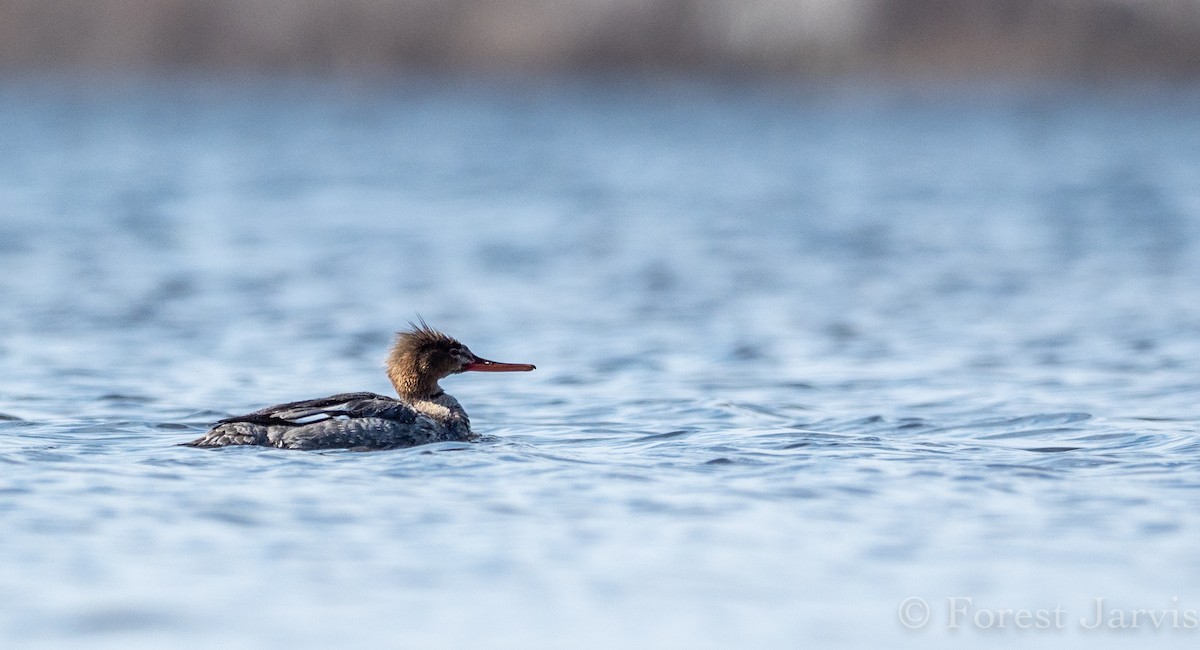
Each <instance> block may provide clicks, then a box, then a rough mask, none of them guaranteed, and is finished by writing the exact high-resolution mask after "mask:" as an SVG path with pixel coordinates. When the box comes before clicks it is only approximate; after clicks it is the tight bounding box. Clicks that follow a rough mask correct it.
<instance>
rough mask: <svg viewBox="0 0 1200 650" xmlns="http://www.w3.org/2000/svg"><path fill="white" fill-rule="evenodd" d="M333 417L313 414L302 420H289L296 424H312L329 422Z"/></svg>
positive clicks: (326, 414)
mask: <svg viewBox="0 0 1200 650" xmlns="http://www.w3.org/2000/svg"><path fill="white" fill-rule="evenodd" d="M331 417H333V416H331V415H329V414H328V413H313V414H312V415H306V416H304V417H302V418H293V419H289V420H288V422H294V423H296V424H312V423H313V422H320V421H322V420H328V419H329V418H331ZM343 417H345V416H343Z"/></svg>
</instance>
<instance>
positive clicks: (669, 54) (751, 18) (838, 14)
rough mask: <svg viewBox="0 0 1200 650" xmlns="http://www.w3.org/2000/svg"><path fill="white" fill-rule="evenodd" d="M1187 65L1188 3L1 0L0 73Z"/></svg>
mask: <svg viewBox="0 0 1200 650" xmlns="http://www.w3.org/2000/svg"><path fill="white" fill-rule="evenodd" d="M179 71H188V72H193V73H197V72H198V73H203V74H214V75H217V76H223V75H230V74H234V75H236V74H250V75H254V74H281V73H287V74H301V75H318V76H338V77H359V76H362V77H371V76H382V75H390V74H395V73H398V72H399V73H410V74H420V73H436V74H441V73H447V72H455V73H476V72H487V73H493V72H509V73H531V74H553V73H579V72H596V73H604V72H609V71H621V72H638V73H644V74H655V73H664V74H700V75H721V76H767V77H785V78H790V77H798V78H809V79H813V78H815V79H845V78H851V79H853V78H876V79H880V78H881V79H893V78H900V79H904V78H935V79H950V80H953V79H976V78H982V79H1002V80H1003V79H1008V80H1030V79H1032V80H1037V79H1054V80H1058V79H1077V80H1084V81H1088V80H1094V79H1102V80H1109V79H1114V78H1126V79H1131V80H1138V79H1158V80H1193V79H1197V78H1200V0H1040V1H1039V0H796V1H791V2H789V1H786V0H742V1H740V2H738V1H734V0H592V1H582V0H570V1H568V0H558V1H555V0H460V1H457V2H450V1H447V0H443V1H440V2H439V1H433V0H403V1H394V0H305V1H302V2H301V1H296V0H0V73H4V74H6V75H10V76H11V75H21V74H24V73H35V74H41V73H46V72H65V73H116V74H127V73H158V72H179Z"/></svg>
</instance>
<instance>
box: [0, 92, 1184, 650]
mask: <svg viewBox="0 0 1200 650" xmlns="http://www.w3.org/2000/svg"><path fill="white" fill-rule="evenodd" d="M0 124H2V125H3V127H2V128H0V151H3V152H4V155H3V156H0V305H2V307H3V308H2V309H0V533H2V535H3V542H2V545H0V603H3V606H0V645H2V646H4V647H35V648H36V647H55V648H57V647H63V646H76V647H89V648H91V647H120V648H130V647H146V648H151V647H163V646H164V645H168V646H172V647H178V646H180V645H182V646H207V647H213V646H217V645H220V646H221V647H244V648H250V647H254V648H294V647H314V648H315V647H327V646H329V645H330V644H335V643H336V644H342V643H348V644H350V645H352V646H358V647H399V646H404V647H443V646H451V647H463V646H481V647H506V648H529V647H596V648H602V647H604V648H606V647H630V646H633V647H655V648H658V647H677V648H697V647H763V648H796V647H811V646H813V645H843V646H851V645H857V646H874V647H882V646H891V647H896V646H911V647H928V646H930V645H934V646H939V645H940V646H945V647H958V646H961V645H963V644H972V645H1000V644H1006V645H1011V644H1013V643H1019V644H1021V645H1024V646H1026V647H1030V646H1043V647H1050V646H1054V647H1060V646H1064V645H1066V646H1073V647H1084V646H1087V647H1107V646H1128V647H1146V646H1147V645H1148V644H1154V645H1156V646H1177V647H1195V645H1196V643H1197V642H1198V641H1200V630H1197V629H1194V628H1187V627H1186V625H1185V623H1186V616H1185V615H1186V613H1187V612H1188V611H1192V612H1195V611H1197V610H1200V587H1198V585H1200V545H1197V543H1196V541H1197V539H1198V534H1200V505H1198V503H1200V438H1198V433H1200V181H1198V180H1197V179H1198V178H1200V92H1197V91H1195V90H1194V89H1186V88H1185V89H1179V88H1176V89H1128V90H1123V91H1113V92H1096V91H1047V90H1012V89H1009V90H995V89H974V90H961V89H960V90H953V89H951V90H943V91H939V92H936V93H932V94H925V93H918V92H913V91H905V90H881V89H871V88H849V89H847V88H840V89H834V88H804V87H801V88H799V89H785V88H779V87H754V86H745V85H740V86H726V85H720V84H706V83H699V82H663V83H655V84H650V83H621V82H612V83H609V82H601V81H595V80H592V81H571V80H560V81H557V82H548V81H547V82H535V81H520V80H510V81H507V82H503V83H497V82H492V83H480V82H471V81H463V80H459V81H436V80H412V81H407V82H403V83H397V84H394V85H382V86H372V85H357V86H355V85H336V84H321V83H307V82H288V83H266V82H256V83H245V82H229V83H218V82H212V81H196V82H192V83H177V82H173V83H151V82H145V83H124V82H122V83H120V84H116V85H107V86H106V85H104V84H100V83H91V84H85V85H83V86H82V87H80V86H79V85H78V83H77V82H74V81H72V80H62V79H59V80H51V81H44V80H43V81H29V80H8V81H5V82H4V83H2V84H0ZM418 315H420V316H422V317H424V318H425V319H426V320H428V321H429V322H430V323H432V324H434V325H436V326H438V327H440V328H442V329H444V330H446V331H448V332H450V333H452V334H454V335H456V336H458V337H459V338H461V339H462V340H463V341H464V342H465V343H467V344H468V345H469V346H471V348H472V349H473V350H474V351H475V352H476V353H478V354H480V355H482V356H486V357H488V358H494V359H499V360H504V361H514V362H530V363H536V364H537V365H538V370H537V371H536V372H533V373H529V374H521V375H476V376H461V377H453V378H450V379H448V380H447V381H445V382H444V383H443V386H444V387H445V388H446V389H447V390H448V391H449V392H451V393H452V394H454V395H455V396H457V397H458V398H459V400H460V401H461V402H462V403H463V404H464V406H465V407H466V408H467V410H468V412H469V413H470V414H471V418H472V422H473V423H474V425H475V428H476V430H477V432H479V433H481V434H484V436H485V437H484V440H483V441H481V442H479V443H476V444H459V443H446V444H438V445H432V446H429V447H424V448H415V449H410V450H400V451H391V452H379V453H353V452H341V451H337V452H329V453H307V452H287V451H279V450H271V449H262V448H237V449H224V450H218V451H201V450H196V449H189V448H180V447H176V446H174V445H175V444H176V443H180V442H184V441H187V440H190V439H192V438H194V437H196V436H198V435H199V434H200V433H202V432H203V431H204V430H205V429H206V428H207V427H208V425H210V424H211V423H212V422H213V421H215V420H216V419H219V418H221V417H224V416H226V415H229V414H235V413H241V412H246V411H250V410H253V409H257V408H259V407H261V406H264V405H267V404H271V403H276V402H280V401H289V400H294V399H304V398H309V397H318V396H322V395H326V394H330V393H335V392H343V391H354V390H372V391H377V392H382V393H386V392H389V390H390V387H389V385H388V383H387V379H386V378H385V376H384V374H383V372H382V367H381V364H382V359H383V355H384V354H385V352H386V348H387V346H388V344H389V342H390V339H391V336H392V334H393V333H394V332H395V331H396V330H397V329H400V328H402V327H404V325H405V323H406V322H407V321H409V320H412V319H415V318H416V317H417V316H418ZM912 598H917V599H920V601H913V600H906V599H912ZM952 598H970V599H971V601H970V605H969V606H967V605H963V602H964V601H961V600H956V601H951V600H950V599H952ZM1094 598H1103V599H1105V601H1104V603H1105V606H1106V607H1111V608H1114V609H1119V610H1133V609H1143V610H1154V611H1166V612H1170V611H1175V612H1176V616H1177V618H1176V619H1175V620H1176V624H1175V625H1174V626H1172V623H1171V620H1167V621H1166V623H1165V624H1160V625H1159V627H1158V629H1154V628H1153V627H1152V626H1151V625H1150V624H1149V623H1147V622H1146V621H1145V616H1144V615H1143V619H1142V621H1141V622H1140V623H1139V624H1136V625H1132V626H1128V627H1126V628H1124V629H1113V627H1112V626H1108V625H1106V626H1102V627H1101V628H1099V629H1090V628H1089V627H1088V626H1087V625H1086V623H1087V622H1088V621H1087V620H1086V619H1088V618H1090V617H1091V612H1092V609H1093V604H1094V602H1095V601H1094V600H1093V599H1094ZM921 602H924V603H926V604H928V606H929V610H928V611H929V620H928V621H927V622H925V623H924V624H921V622H920V621H919V620H915V621H914V620H913V618H912V617H915V616H917V615H918V614H919V612H920V607H921V604H920V603H921ZM913 603H916V604H915V605H914V604H913ZM959 606H962V607H963V612H964V613H962V614H955V612H954V608H955V607H959ZM1056 607H1057V608H1061V609H1062V610H1064V611H1065V614H1064V615H1063V616H1062V620H1061V623H1062V624H1061V625H1055V626H1051V627H1048V628H1043V629H1038V628H1034V629H1019V628H1018V627H1017V626H1016V625H1015V621H1014V619H1013V618H1011V617H1012V616H1014V615H1013V614H1010V615H1007V616H1009V618H1008V619H1007V620H1008V621H1009V623H1008V624H1007V626H1005V627H1000V626H999V625H998V624H996V618H995V617H997V616H998V615H997V614H996V613H995V612H996V610H1001V609H1006V608H1007V609H1011V610H1030V611H1031V616H1034V615H1036V613H1037V611H1036V610H1050V609H1051V608H1056ZM913 608H916V609H913ZM981 611H982V612H984V614H987V615H984V614H981V613H980V612H981ZM906 616H907V617H909V618H904V617H906ZM988 616H992V618H988ZM952 618H953V619H955V620H951V619H952ZM1030 620H1034V619H1030ZM955 621H957V623H958V624H959V628H958V629H957V630H955V629H949V628H950V625H951V624H952V623H954V622H955ZM989 621H992V622H991V623H989ZM906 623H907V625H906ZM910 626H912V627H915V628H916V629H910Z"/></svg>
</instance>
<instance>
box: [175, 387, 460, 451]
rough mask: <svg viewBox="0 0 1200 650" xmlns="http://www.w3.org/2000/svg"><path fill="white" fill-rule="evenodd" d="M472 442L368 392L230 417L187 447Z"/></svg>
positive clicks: (369, 446) (395, 445)
mask: <svg viewBox="0 0 1200 650" xmlns="http://www.w3.org/2000/svg"><path fill="white" fill-rule="evenodd" d="M469 437H470V430H469V428H466V427H455V426H452V425H451V423H443V422H438V421H437V420H435V419H434V418H432V417H430V416H429V415H427V414H426V413H423V412H420V411H418V410H416V409H414V408H413V407H412V406H410V405H408V404H406V403H405V402H402V401H400V400H398V399H395V398H392V397H385V396H383V395H377V394H375V393H365V392H364V393H341V394H338V395H332V396H330V397H323V398H320V399H311V400H304V401H300V402H288V403H286V404H277V405H275V406H269V407H267V408H264V409H260V410H258V411H254V412H253V413H247V414H245V415H239V416H236V417H231V418H226V419H224V420H221V421H219V422H217V424H216V426H214V427H213V428H212V429H211V430H209V431H208V433H206V434H204V435H203V436H201V437H200V438H197V439H196V440H193V441H192V442H188V443H185V445H186V446H189V447H226V446H230V445H260V446H265V447H278V448H281V449H373V450H377V449H397V448H400V447H413V446H416V445H423V444H427V443H430V442H438V441H442V440H467V439H469Z"/></svg>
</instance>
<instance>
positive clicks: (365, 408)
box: [217, 392, 412, 425]
mask: <svg viewBox="0 0 1200 650" xmlns="http://www.w3.org/2000/svg"><path fill="white" fill-rule="evenodd" d="M411 412H412V408H410V407H409V406H408V405H406V404H405V403H403V402H401V401H400V400H398V399H396V398H394V397H384V396H383V395H378V394H376V393H366V392H363V393H339V394H337V395H331V396H329V397H321V398H318V399H309V400H303V401H300V402H288V403H286V404H276V405H275V406H268V407H266V408H264V409H259V410H257V411H255V412H253V413H247V414H245V415H237V416H234V417H231V418H225V419H224V420H219V421H218V422H217V424H218V425H220V424H232V423H234V422H248V423H251V424H263V425H272V424H311V423H313V422H320V421H322V420H328V419H331V418H336V417H343V416H344V417H382V418H389V417H397V416H398V417H402V418H403V417H405V416H406V414H407V413H411Z"/></svg>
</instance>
